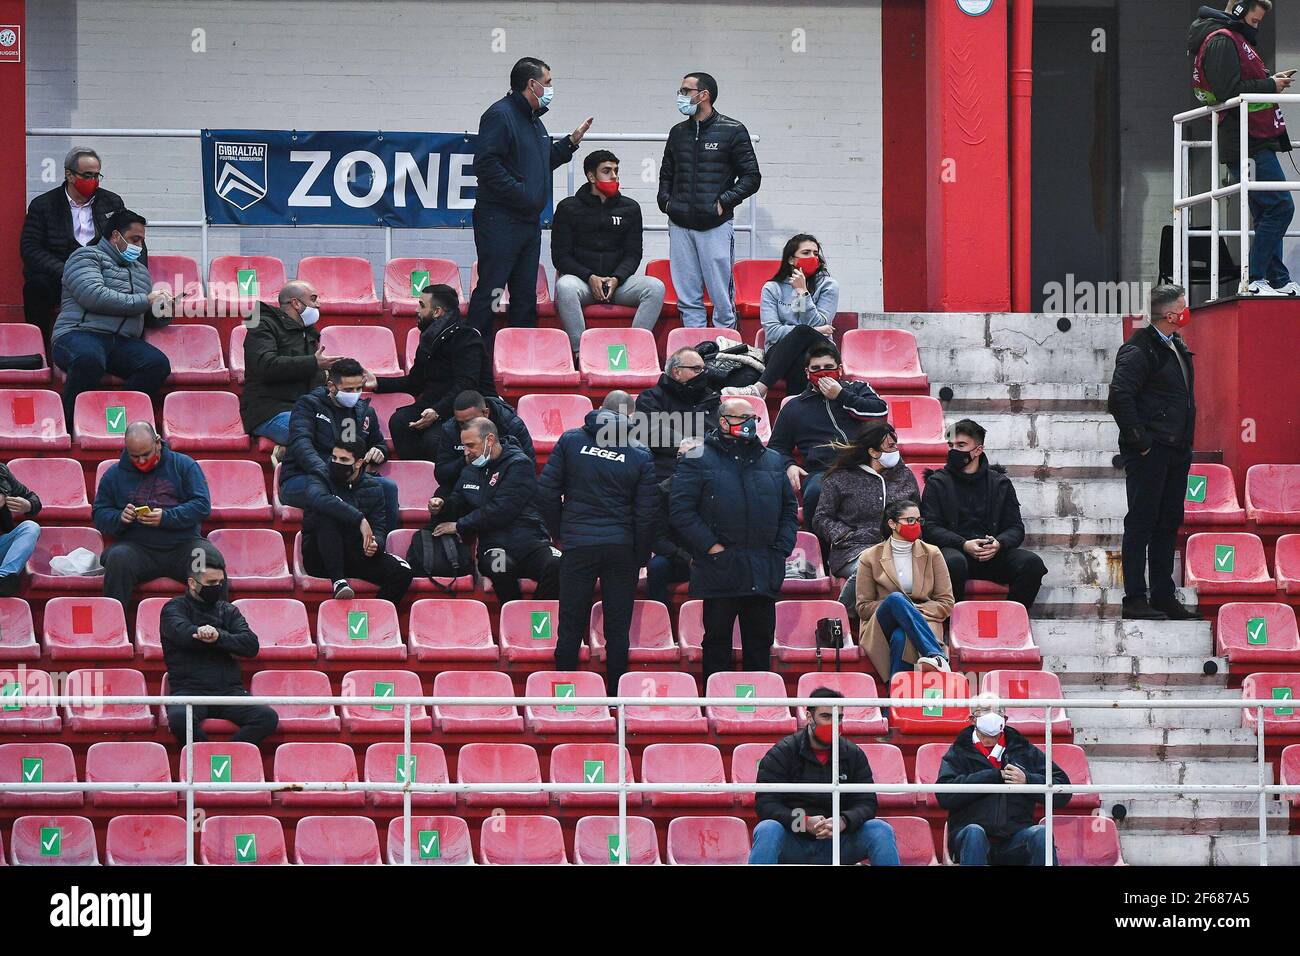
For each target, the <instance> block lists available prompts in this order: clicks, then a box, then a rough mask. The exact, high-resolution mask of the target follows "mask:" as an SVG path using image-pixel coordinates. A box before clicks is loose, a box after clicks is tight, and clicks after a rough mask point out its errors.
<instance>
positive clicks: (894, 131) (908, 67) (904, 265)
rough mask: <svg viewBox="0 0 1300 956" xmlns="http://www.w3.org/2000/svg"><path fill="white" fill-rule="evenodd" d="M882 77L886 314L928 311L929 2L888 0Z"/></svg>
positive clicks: (882, 10) (882, 27) (882, 9)
mask: <svg viewBox="0 0 1300 956" xmlns="http://www.w3.org/2000/svg"><path fill="white" fill-rule="evenodd" d="M880 74H881V87H882V90H883V92H884V113H883V116H882V118H881V154H882V155H881V169H882V171H883V175H882V176H881V183H880V186H881V190H880V203H881V212H882V218H883V222H882V230H881V238H882V244H883V249H882V250H881V258H882V268H881V271H882V273H883V277H884V286H885V288H884V300H885V311H887V312H925V311H926V310H927V304H928V300H927V297H926V276H925V269H924V268H923V267H922V266H921V264H922V263H924V262H925V261H926V248H925V212H926V210H925V189H926V184H927V182H928V177H927V176H926V172H925V164H924V163H921V162H918V159H917V158H918V157H920V156H924V155H925V123H923V122H922V121H921V119H922V118H923V117H924V116H925V0H883V2H882V4H881V7H880Z"/></svg>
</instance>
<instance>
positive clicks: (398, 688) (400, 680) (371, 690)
mask: <svg viewBox="0 0 1300 956" xmlns="http://www.w3.org/2000/svg"><path fill="white" fill-rule="evenodd" d="M340 693H341V694H342V695H343V696H344V697H423V696H424V687H423V686H422V685H421V684H420V677H419V675H418V674H415V673H414V672H413V671H403V670H365V671H348V672H347V673H346V674H344V675H343V685H342V689H341V690H340ZM404 709H405V708H404V706H398V705H396V704H379V705H376V706H374V707H371V706H369V705H368V704H356V705H353V704H344V705H343V726H344V728H346V729H347V730H348V731H350V732H351V733H354V734H400V733H402V711H403V710H404ZM411 730H412V732H414V733H421V734H427V733H432V732H433V719H432V718H431V717H430V716H429V710H428V708H427V707H425V706H424V705H423V704H417V705H414V706H412V707H411Z"/></svg>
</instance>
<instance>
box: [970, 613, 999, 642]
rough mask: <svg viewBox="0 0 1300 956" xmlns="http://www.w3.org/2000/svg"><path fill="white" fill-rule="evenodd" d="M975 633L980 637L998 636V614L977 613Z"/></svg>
mask: <svg viewBox="0 0 1300 956" xmlns="http://www.w3.org/2000/svg"><path fill="white" fill-rule="evenodd" d="M975 618H976V633H977V634H978V635H979V636H980V637H997V636H998V612H997V611H979V612H977V613H976V615H975Z"/></svg>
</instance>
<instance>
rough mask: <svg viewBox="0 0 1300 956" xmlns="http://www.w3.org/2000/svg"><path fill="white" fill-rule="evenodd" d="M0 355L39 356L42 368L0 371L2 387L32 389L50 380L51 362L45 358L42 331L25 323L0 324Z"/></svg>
mask: <svg viewBox="0 0 1300 956" xmlns="http://www.w3.org/2000/svg"><path fill="white" fill-rule="evenodd" d="M0 355H39V356H40V357H41V367H40V368H27V369H23V368H7V369H0V385H18V386H27V387H31V386H33V385H44V384H45V383H47V382H48V381H49V380H50V362H49V359H47V358H46V357H45V342H44V340H43V339H42V338H41V330H40V329H38V328H37V327H36V326H34V325H27V324H26V323H23V322H0Z"/></svg>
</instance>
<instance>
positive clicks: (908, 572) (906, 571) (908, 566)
mask: <svg viewBox="0 0 1300 956" xmlns="http://www.w3.org/2000/svg"><path fill="white" fill-rule="evenodd" d="M889 547H890V548H891V549H892V550H893V552H894V573H895V574H896V575H897V576H898V584H899V586H900V587H901V588H902V589H903V593H904V594H911V593H912V542H910V541H899V540H898V539H897V538H895V537H894V536H893V535H890V536H889Z"/></svg>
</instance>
